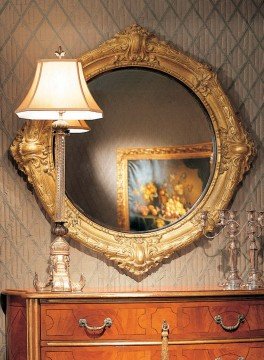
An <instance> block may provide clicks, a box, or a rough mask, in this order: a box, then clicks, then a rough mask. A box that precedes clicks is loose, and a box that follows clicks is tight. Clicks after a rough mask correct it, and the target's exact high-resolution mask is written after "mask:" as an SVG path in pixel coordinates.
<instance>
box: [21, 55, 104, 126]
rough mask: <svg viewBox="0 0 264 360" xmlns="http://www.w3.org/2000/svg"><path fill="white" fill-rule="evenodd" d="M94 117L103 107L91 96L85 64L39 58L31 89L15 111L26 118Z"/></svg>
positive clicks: (67, 118)
mask: <svg viewBox="0 0 264 360" xmlns="http://www.w3.org/2000/svg"><path fill="white" fill-rule="evenodd" d="M60 112H63V119H64V120H66V121H67V120H79V119H83V120H93V119H99V118H101V117H102V110H101V109H100V108H99V106H98V105H97V103H96V102H95V100H94V98H93V97H92V95H91V93H90V91H89V89H88V87H87V84H86V81H85V78H84V75H83V69H82V64H81V63H80V62H78V61H77V60H74V59H56V60H39V61H38V64H37V70H36V74H35V77H34V80H33V83H32V85H31V88H30V90H29V92H28V94H27V96H26V97H25V99H24V100H23V101H22V103H21V104H20V106H19V107H18V109H17V110H16V114H17V115H18V117H20V118H23V119H32V120H57V119H58V118H59V113H60Z"/></svg>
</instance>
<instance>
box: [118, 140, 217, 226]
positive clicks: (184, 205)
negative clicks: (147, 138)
mask: <svg viewBox="0 0 264 360" xmlns="http://www.w3.org/2000/svg"><path fill="white" fill-rule="evenodd" d="M212 154H213V149H212V143H211V142H210V143H202V144H193V145H179V146H169V147H154V148H126V149H117V221H118V226H119V227H120V228H121V229H123V230H130V231H150V230H155V229H158V228H161V227H164V226H166V225H169V224H171V223H172V222H175V221H177V220H178V219H180V218H181V217H183V216H185V214H187V213H188V211H189V210H190V209H191V208H192V207H193V206H194V205H195V203H196V202H197V200H198V199H199V198H200V196H201V194H202V192H203V190H204V189H205V187H206V185H207V183H208V180H209V178H210V173H211V159H212Z"/></svg>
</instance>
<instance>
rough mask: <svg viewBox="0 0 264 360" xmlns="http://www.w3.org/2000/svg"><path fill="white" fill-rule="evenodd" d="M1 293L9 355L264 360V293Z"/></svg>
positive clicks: (22, 359)
mask: <svg viewBox="0 0 264 360" xmlns="http://www.w3.org/2000/svg"><path fill="white" fill-rule="evenodd" d="M4 294H5V296H6V299H7V306H6V316H7V342H8V350H7V353H8V359H9V360H26V359H27V360H84V359H85V360H86V359H98V360H122V359H124V360H130V359H131V360H132V359H133V360H139V359H140V360H153V359H154V360H155V359H157V360H158V359H161V327H162V322H163V320H166V321H167V322H168V324H169V327H170V330H169V358H170V360H172V359H173V360H183V359H184V360H196V359H197V360H207V359H208V360H260V359H264V292H263V291H254V292H253V291H251V292H248V291H221V290H218V291H196V292H194V291H192V292H191V291H190V292H187V291H186V292H159V293H150V292H144V293H143V292H136V293H112V294H110V293H97V294H92V293H89V294H88V293H86V294H50V293H49V294H47V293H40V294H37V293H34V292H26V291H11V290H10V291H6V292H5V293H4ZM107 319H110V320H107ZM85 325H86V326H85Z"/></svg>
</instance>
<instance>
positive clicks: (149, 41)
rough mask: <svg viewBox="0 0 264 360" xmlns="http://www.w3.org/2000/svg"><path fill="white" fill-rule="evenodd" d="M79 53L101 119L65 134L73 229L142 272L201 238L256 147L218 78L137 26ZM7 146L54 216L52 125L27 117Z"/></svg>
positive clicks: (87, 241) (84, 239)
mask: <svg viewBox="0 0 264 360" xmlns="http://www.w3.org/2000/svg"><path fill="white" fill-rule="evenodd" d="M80 60H81V62H82V64H83V67H84V73H85V76H86V79H87V82H89V88H90V90H91V92H92V94H93V96H94V97H95V99H96V100H97V102H98V103H99V104H100V106H101V107H102V108H103V110H104V114H105V116H104V118H103V119H101V120H99V121H96V122H90V123H89V125H90V127H91V128H92V131H91V132H90V133H89V134H87V135H80V136H77V135H74V136H72V137H70V138H69V139H67V140H68V142H67V147H66V149H67V156H66V189H67V197H65V200H66V213H67V221H68V224H67V225H68V227H69V234H70V236H71V237H72V238H74V239H75V240H77V241H79V242H81V243H82V244H84V245H85V246H87V247H89V248H91V249H93V250H94V251H97V252H100V253H103V254H104V255H105V256H106V257H108V258H109V259H111V260H114V261H115V262H116V263H117V264H118V266H120V267H121V268H125V269H126V270H128V271H130V272H131V273H134V274H136V275H138V274H142V273H144V272H146V271H148V270H149V269H150V268H151V267H153V266H155V265H157V264H159V263H160V262H161V261H162V260H163V259H164V258H167V257H169V256H170V255H171V254H172V253H173V252H174V251H175V250H177V249H180V248H182V247H184V246H187V245H188V244H190V243H191V242H193V241H194V240H196V239H197V238H198V237H199V236H200V235H201V227H200V225H199V224H200V212H201V211H202V210H208V211H210V212H211V214H212V220H216V219H217V212H218V210H220V209H223V208H226V207H227V205H228V203H229V201H230V199H231V197H232V195H233V193H234V190H235V188H236V186H237V184H238V183H239V182H240V181H241V180H242V177H243V175H244V173H245V171H247V170H248V168H249V161H250V158H251V156H252V154H253V152H254V146H253V144H252V142H251V141H250V140H249V138H248V136H247V134H246V132H245V131H244V130H243V128H242V126H241V124H240V122H239V121H238V119H237V117H236V115H235V114H234V111H233V109H232V107H231V105H230V103H229V101H228V99H227V97H226V96H225V94H224V92H223V90H222V89H221V87H220V85H219V83H218V81H217V79H216V75H215V74H214V73H213V72H212V71H211V70H210V69H209V68H208V67H207V66H205V65H203V64H201V63H199V62H197V61H195V60H193V59H191V58H190V57H188V56H186V55H184V54H182V53H180V52H178V51H177V50H175V49H174V48H172V47H171V46H170V45H168V44H167V43H165V42H163V41H160V40H159V39H158V38H157V37H156V36H155V35H153V34H150V33H148V32H147V31H146V30H145V29H143V28H141V27H140V26H137V25H133V26H131V27H129V28H127V29H126V30H124V31H123V32H121V33H118V34H117V35H116V36H115V37H114V38H113V39H111V40H108V41H106V42H105V43H104V44H102V45H100V46H99V47H98V48H97V49H95V50H93V51H91V52H88V53H87V54H84V55H83V56H82V57H81V58H80ZM73 145H74V146H73ZM11 151H12V154H13V156H14V158H15V159H16V161H17V163H18V165H19V167H20V169H21V170H22V171H24V172H25V173H26V174H27V176H28V180H29V181H30V182H31V183H32V184H33V186H34V189H35V191H36V193H37V195H38V197H39V198H40V200H41V202H42V203H43V206H44V208H45V210H46V211H47V212H48V214H49V215H50V216H51V217H52V216H53V211H54V193H55V184H54V162H53V142H52V133H51V125H50V122H48V121H47V122H32V121H31V122H27V123H26V124H25V126H24V128H23V129H22V131H21V132H20V133H19V134H18V136H17V137H16V139H15V140H14V142H13V144H12V146H11Z"/></svg>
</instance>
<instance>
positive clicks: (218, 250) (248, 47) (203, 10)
mask: <svg viewBox="0 0 264 360" xmlns="http://www.w3.org/2000/svg"><path fill="white" fill-rule="evenodd" d="M236 3H237V4H239V5H237V7H235V4H236ZM262 3H263V1H262V0H254V1H253V0H250V1H249V0H248V1H247V0H245V1H222V0H220V1H211V0H197V1H188V0H175V1H169V0H164V1H162V0H159V1H158V0H157V1H154V0H148V1H142V0H123V1H122V0H113V1H105V0H86V1H85V0H80V1H77V0H75V1H74V0H72V1H70V0H60V1H58V0H39V1H30V0H12V1H8V0H7V1H6V0H2V1H1V2H0V16H1V17H0V34H1V35H0V46H1V58H0V66H1V69H0V76H1V93H2V94H1V100H0V101H1V104H0V109H1V120H0V127H1V138H0V151H1V152H0V161H1V162H0V197H1V199H0V203H1V205H0V256H1V258H0V273H1V278H0V280H1V284H0V287H1V288H17V287H19V288H23V287H28V286H31V283H32V277H33V274H34V272H35V271H37V272H38V273H39V274H41V275H42V276H44V272H45V269H46V266H47V263H46V261H47V254H48V247H49V243H50V239H51V238H50V227H49V223H48V221H47V220H46V219H45V216H44V214H43V213H42V212H41V209H40V207H39V205H37V203H36V201H35V198H34V195H33V194H32V192H31V191H30V190H29V189H28V186H27V184H26V182H25V181H24V179H23V178H22V177H20V176H18V174H17V170H16V169H15V167H14V165H13V164H12V163H11V161H10V159H9V157H8V148H9V146H10V143H11V141H12V140H13V139H14V137H15V135H16V132H17V130H18V129H19V128H20V127H21V122H20V121H19V120H18V119H17V118H16V116H15V115H14V109H15V108H16V106H17V105H18V104H19V102H20V101H21V99H22V97H23V96H24V95H25V92H26V90H27V88H28V87H29V85H30V82H31V80H32V76H33V74H34V69H35V64H36V60H37V59H38V58H39V57H41V58H43V57H52V56H53V51H54V49H56V47H57V46H58V45H62V46H63V48H65V50H66V52H67V55H68V56H69V57H77V56H79V55H80V54H82V53H83V52H86V51H87V50H88V49H93V48H95V47H96V46H97V45H98V44H99V43H100V42H102V41H104V40H106V39H108V38H109V37H111V36H112V35H114V34H115V33H116V32H117V31H119V30H122V29H123V28H124V27H125V26H128V25H131V24H133V23H135V22H137V23H139V24H140V25H142V26H145V27H147V28H148V29H149V30H150V31H154V32H156V33H157V35H159V36H160V37H161V38H163V39H165V40H167V41H171V42H172V43H173V44H174V45H175V46H176V47H178V48H179V49H180V50H183V51H185V52H186V53H188V54H190V55H191V56H194V57H195V58H197V59H198V60H200V61H204V62H206V63H208V64H209V65H211V66H212V67H213V69H214V70H215V71H216V72H217V74H218V77H219V79H220V81H221V83H222V85H223V88H224V89H225V91H226V92H227V94H228V96H229V97H230V100H231V102H232V104H233V106H234V108H235V110H236V111H239V112H240V116H241V119H242V122H243V123H244V125H245V126H246V127H250V128H251V131H252V134H253V136H254V138H255V140H256V141H257V143H258V144H259V143H260V141H261V139H262V137H263V122H262V123H261V105H262V94H263V89H261V78H260V74H261V70H262V67H263V53H262V51H261V46H260V40H261V37H262V34H263V18H262V17H261V11H260V6H261V4H262ZM262 178H263V157H262V162H261V157H260V155H259V156H258V159H257V160H256V161H255V162H254V164H253V168H252V169H251V171H250V173H249V174H248V175H247V176H246V178H245V180H244V182H243V184H242V186H241V187H240V188H239V190H238V192H237V194H236V197H235V200H234V202H233V204H232V208H233V209H237V210H240V211H242V210H245V209H249V208H251V207H254V208H257V209H260V208H261V207H262V208H263V182H262V184H261V181H262ZM71 245H72V251H71V254H72V255H71V256H72V260H71V272H72V275H73V278H76V277H77V275H78V274H80V273H81V272H84V274H85V276H86V278H87V284H88V286H90V287H93V288H95V289H100V290H106V291H107V290H108V289H109V288H111V289H112V290H113V289H114V290H118V289H121V288H127V289H131V290H140V289H142V288H143V287H149V288H151V289H153V288H154V289H155V290H162V289H164V288H165V287H168V286H170V287H172V288H174V287H176V286H184V287H187V286H200V287H202V286H210V285H214V284H216V283H217V281H218V279H220V278H222V277H223V270H224V269H226V268H227V266H226V257H225V252H224V250H223V249H224V248H225V240H224V239H216V240H213V241H206V240H203V239H201V240H200V241H197V242H196V243H195V244H193V245H192V246H190V247H188V248H187V249H184V250H182V251H180V252H178V253H176V254H175V255H174V256H173V257H172V258H171V259H169V260H166V261H165V262H164V264H163V265H162V266H161V267H159V268H158V269H156V270H154V271H153V272H152V273H151V274H150V275H149V276H147V277H145V278H142V279H138V280H135V279H132V278H131V277H129V276H127V275H126V274H125V273H123V272H122V271H121V270H118V269H117V268H115V267H113V266H112V264H111V262H110V261H107V260H105V259H104V258H103V257H102V256H101V255H97V254H92V253H90V251H89V250H87V249H84V248H82V247H81V246H79V245H78V244H77V243H74V242H71ZM241 250H242V251H241V257H240V260H239V267H240V269H241V271H242V273H243V276H245V274H246V271H247V268H248V264H247V261H246V257H247V254H246V243H245V238H244V237H243V236H242V238H241ZM1 344H4V320H3V317H2V319H1V327H0V358H3V357H4V345H3V346H2V347H1Z"/></svg>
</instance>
